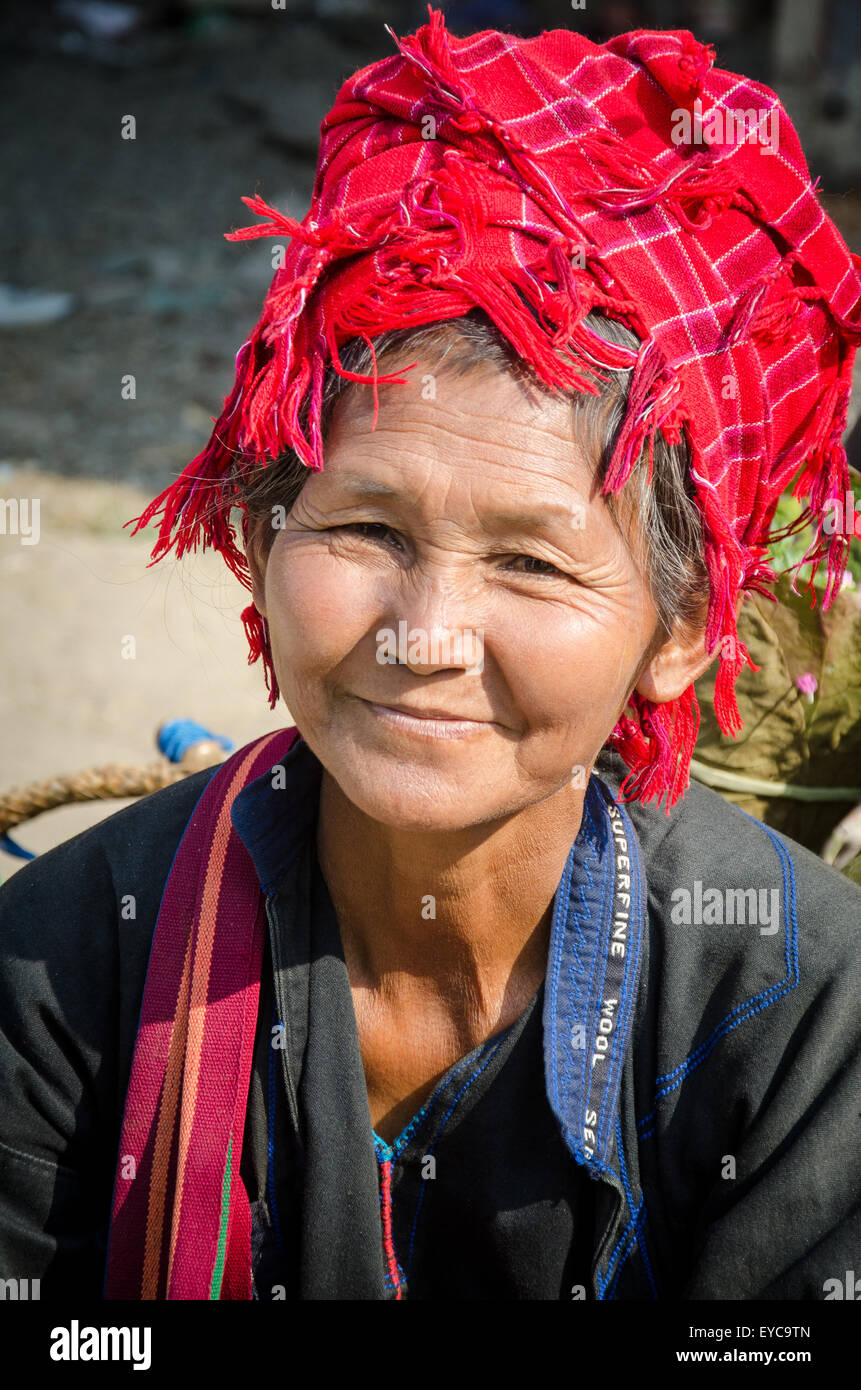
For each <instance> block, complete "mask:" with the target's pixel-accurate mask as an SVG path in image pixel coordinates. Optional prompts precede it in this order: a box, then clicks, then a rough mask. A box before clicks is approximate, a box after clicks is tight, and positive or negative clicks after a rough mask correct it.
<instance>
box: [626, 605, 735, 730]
mask: <svg viewBox="0 0 861 1390" xmlns="http://www.w3.org/2000/svg"><path fill="white" fill-rule="evenodd" d="M743 601H744V594H739V596H738V598H737V600H736V605H735V616H736V622H738V617H739V613H740V612H741V605H742V602H743ZM705 620H706V611H705V608H704V610H703V613H702V621H701V623H696V624H691V625H690V626H687V625H684V624H677V626H676V629H675V630H674V632H673V634H672V636H671V637H666V636H665V640H664V641H663V642H662V643H660V644H659V645H657V646H653V650H652V655H651V657H650V658H649V659H648V660H647V661H646V663H645V665H644V666H643V669H642V671H641V672H640V676H639V679H638V681H637V683H636V685H635V686H634V689H635V690H636V691H637V692H638V694H640V695H642V696H643V698H644V699H646V700H651V701H652V703H653V704H656V705H663V704H666V703H667V701H668V700H677V699H678V697H679V696H680V695H683V694H684V692H685V691H686V690H687V688H688V686H689V685H692V684H693V683H694V681H695V680H698V679H699V677H700V676H701V675H702V674H703V672H704V671H707V670H708V668H709V666H711V664H712V662H713V661H715V660H717V658H718V656H719V655H720V644H719V643H718V645H717V646H716V647H715V649H714V651H713V652H712V653H711V655H709V653H708V652H707V651H706V629H705Z"/></svg>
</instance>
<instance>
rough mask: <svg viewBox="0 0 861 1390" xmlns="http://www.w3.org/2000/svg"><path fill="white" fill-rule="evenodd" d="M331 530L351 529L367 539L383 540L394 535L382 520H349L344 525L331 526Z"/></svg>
mask: <svg viewBox="0 0 861 1390" xmlns="http://www.w3.org/2000/svg"><path fill="white" fill-rule="evenodd" d="M332 530H333V531H353V532H354V533H355V534H356V535H358V536H364V537H365V538H366V539H367V540H369V541H385V539H386V537H387V536H392V537H394V534H395V533H394V531H392V529H391V527H389V526H386V525H384V523H383V522H382V521H351V522H347V523H346V524H345V525H344V526H333V527H332Z"/></svg>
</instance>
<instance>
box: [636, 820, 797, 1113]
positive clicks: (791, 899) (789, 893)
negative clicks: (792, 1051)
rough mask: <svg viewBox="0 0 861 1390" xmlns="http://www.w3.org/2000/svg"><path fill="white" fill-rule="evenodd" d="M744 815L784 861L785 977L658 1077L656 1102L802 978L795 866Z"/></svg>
mask: <svg viewBox="0 0 861 1390" xmlns="http://www.w3.org/2000/svg"><path fill="white" fill-rule="evenodd" d="M741 814H742V815H743V816H747V819H748V820H749V821H752V822H753V824H754V825H757V826H759V828H760V829H761V830H764V831H765V833H766V835H767V836H768V838H769V839H770V840H771V842H772V844H773V845H774V847H775V849H776V851H777V855H778V858H779V859H780V862H781V868H782V874H783V893H784V902H785V903H786V904H787V908H788V912H786V911H785V913H784V915H785V916H786V915H788V917H789V924H790V926H791V932H790V933H785V948H784V958H785V960H786V971H787V973H786V977H785V979H783V980H780V981H779V982H778V983H777V984H774V985H769V987H768V989H765V990H762V991H761V992H760V993H759V994H755V995H754V996H753V997H752V998H750V999H746V1000H744V1001H743V1002H742V1003H741V1004H737V1005H736V1006H735V1008H734V1009H731V1010H730V1012H729V1013H728V1014H727V1015H726V1017H725V1018H723V1019H722V1020H721V1022H720V1023H719V1024H718V1025H717V1027H716V1028H715V1029H714V1031H713V1032H712V1033H711V1035H710V1036H709V1037H708V1038H706V1039H705V1040H704V1041H703V1042H702V1043H700V1045H699V1047H697V1048H695V1049H694V1051H693V1052H691V1053H689V1055H688V1056H687V1057H686V1058H685V1060H684V1061H683V1062H680V1063H679V1065H678V1066H677V1067H676V1068H675V1069H674V1070H673V1071H671V1072H667V1073H665V1075H663V1076H659V1077H656V1079H655V1086H656V1088H658V1089H656V1091H655V1102H656V1103H657V1101H659V1100H661V1099H662V1098H663V1097H664V1096H666V1095H669V1094H670V1092H671V1091H674V1090H676V1089H677V1087H678V1086H680V1085H681V1084H682V1082H683V1081H684V1080H685V1077H686V1076H688V1075H689V1074H690V1073H691V1072H692V1071H693V1070H694V1069H695V1068H696V1067H698V1066H699V1065H700V1064H701V1063H702V1062H704V1061H705V1059H706V1057H708V1056H709V1055H710V1053H711V1052H712V1050H713V1049H714V1048H715V1047H716V1046H717V1044H718V1043H719V1042H720V1041H721V1039H722V1038H724V1037H726V1035H727V1033H731V1032H732V1031H733V1030H734V1029H735V1028H737V1027H738V1026H739V1024H741V1023H744V1022H745V1021H746V1020H747V1019H748V1018H753V1017H754V1015H755V1014H758V1013H761V1012H762V1011H763V1010H764V1009H767V1008H768V1007H769V1005H770V1004H774V1003H775V1002H776V1001H777V1000H778V999H782V998H783V996H784V995H785V994H789V992H790V991H791V990H793V989H795V987H796V986H797V984H798V981H799V978H800V976H799V969H798V920H797V917H796V898H797V893H796V879H795V866H794V864H793V862H792V859H791V857H790V855H789V854H788V853H787V851H786V849H785V848H784V846H783V845H782V844H781V843H780V841H779V840H778V838H777V836H776V835H775V833H774V831H772V830H771V829H770V827H769V826H767V825H763V824H762V822H761V821H758V820H757V819H756V817H755V816H750V815H748V813H747V811H742V812H741ZM754 1006H756V1007H754ZM736 1015H738V1017H736ZM665 1082H672V1083H673V1084H672V1085H664V1084H663V1083H665ZM656 1114H657V1104H656V1105H655V1108H654V1109H653V1110H651V1111H650V1112H649V1114H648V1115H646V1116H645V1117H644V1118H643V1119H642V1120H641V1121H640V1123H639V1125H638V1129H643V1127H644V1126H645V1125H647V1124H648V1123H649V1121H650V1120H653V1119H654V1118H655V1116H656ZM653 1133H654V1126H653V1127H652V1129H651V1130H650V1131H649V1134H648V1135H647V1134H641V1136H640V1137H641V1139H645V1138H648V1137H649V1135H651V1134H653Z"/></svg>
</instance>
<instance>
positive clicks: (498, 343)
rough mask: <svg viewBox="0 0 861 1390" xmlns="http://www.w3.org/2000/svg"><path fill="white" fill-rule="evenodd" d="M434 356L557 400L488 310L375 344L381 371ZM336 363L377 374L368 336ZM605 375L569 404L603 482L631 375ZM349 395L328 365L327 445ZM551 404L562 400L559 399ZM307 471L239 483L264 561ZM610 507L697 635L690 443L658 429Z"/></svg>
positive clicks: (612, 336) (655, 590)
mask: <svg viewBox="0 0 861 1390" xmlns="http://www.w3.org/2000/svg"><path fill="white" fill-rule="evenodd" d="M584 322H585V323H586V324H587V325H588V326H589V327H590V328H591V329H592V330H593V332H595V333H597V334H598V336H599V337H601V338H603V339H604V340H605V341H607V342H611V343H616V344H619V345H621V346H623V347H630V348H633V349H634V350H636V349H637V347H638V346H639V343H640V340H639V338H638V337H637V336H636V334H635V333H633V332H632V331H631V329H629V328H627V327H626V326H625V325H624V324H621V323H619V322H617V321H616V320H614V319H609V318H606V317H605V316H604V315H602V314H598V313H594V312H593V313H591V314H588V315H587V316H586V319H585V320H584ZM435 349H439V350H440V351H441V356H440V359H439V363H438V368H437V370H438V371H439V370H443V371H446V372H452V373H453V374H454V375H456V376H465V375H467V374H468V373H469V372H473V371H476V370H478V369H480V368H495V369H497V370H499V371H504V372H508V373H509V375H511V376H512V377H513V378H514V379H516V380H518V381H519V382H520V383H521V384H522V385H523V386H524V387H526V388H528V389H537V390H538V391H539V392H543V393H545V394H547V395H551V394H553V393H551V391H550V388H548V387H547V386H546V385H545V384H544V383H543V382H542V381H541V380H540V378H539V377H538V376H537V375H536V374H535V372H534V371H533V370H532V368H531V367H530V366H529V364H528V363H526V362H524V361H523V359H522V358H520V357H519V356H518V354H517V352H516V351H515V349H514V348H513V347H512V345H511V344H510V343H509V341H508V339H507V338H506V337H505V335H504V334H503V333H502V332H501V330H500V329H499V328H497V326H496V324H495V323H494V322H493V320H492V319H491V318H490V317H489V316H488V315H487V314H486V313H485V312H484V311H483V310H482V309H473V310H471V311H470V312H469V313H467V314H465V315H463V316H461V317H460V318H455V319H447V320H444V321H442V322H435V323H428V324H421V325H419V327H417V328H408V329H392V330H390V331H389V332H387V333H382V334H380V335H379V336H378V337H377V338H375V339H374V350H375V352H376V356H377V363H378V366H379V365H380V363H381V362H382V359H383V358H390V357H392V356H393V355H394V354H395V353H397V354H398V355H399V356H403V357H406V356H407V355H410V356H412V355H415V353H416V352H428V351H433V350H435ZM340 357H341V365H342V366H343V367H345V368H346V369H347V370H348V371H352V372H357V373H361V374H364V373H367V372H370V371H371V370H372V359H371V352H370V349H369V347H368V345H367V343H366V342H365V340H364V339H362V338H354V339H351V340H350V342H348V343H346V344H345V345H344V346H343V347H342V349H341V351H340ZM603 376H604V377H605V380H603V381H596V385H597V386H598V394H597V395H593V394H591V393H590V392H585V391H584V392H577V393H576V394H575V395H574V396H572V398H571V399H572V405H573V408H574V410H575V411H576V413H577V417H578V420H579V422H580V425H581V429H582V430H583V432H584V434H585V442H586V446H587V449H589V450H590V452H591V454H592V456H593V457H594V459H595V461H596V463H595V467H596V480H597V481H598V482H599V483H600V482H601V481H603V478H604V475H605V472H606V469H607V465H608V463H609V461H610V458H611V457H612V453H613V446H614V444H615V440H616V436H617V433H618V430H619V426H620V424H621V421H622V416H623V412H624V407H625V402H626V399H627V393H628V378H629V376H630V370H629V369H617V370H614V371H609V372H608V371H606V370H605V371H604V372H603ZM353 387H354V383H353V382H351V381H346V380H345V379H344V378H343V377H341V376H339V375H338V373H337V372H336V371H335V370H334V368H333V367H332V366H331V365H330V366H329V367H328V368H327V370H326V376H325V379H324V387H323V399H322V407H321V433H322V436H323V439H324V440H325V438H326V434H327V430H328V427H329V425H330V422H331V418H332V412H333V410H334V407H335V405H336V403H337V401H338V400H339V399H340V398H341V396H342V395H343V394H344V392H345V391H348V390H350V389H351V388H353ZM554 398H555V399H557V400H558V393H556V394H555V396H554ZM306 408H307V403H306ZM304 423H305V421H303V424H304ZM308 471H309V470H308V469H307V467H306V466H305V464H303V463H302V462H301V460H300V459H299V458H298V457H297V455H296V454H294V453H293V452H288V453H285V454H283V455H282V456H281V457H280V458H278V459H276V460H274V461H272V462H270V463H267V464H265V465H260V466H258V467H257V468H256V469H254V470H253V471H252V473H251V474H250V475H248V476H247V477H246V478H245V479H244V480H242V479H241V478H240V477H239V476H237V491H238V494H239V496H240V498H241V505H243V506H244V508H245V510H246V512H247V516H248V536H249V541H250V543H251V544H254V545H255V546H256V547H258V548H259V550H260V551H261V552H262V555H263V557H264V558H267V557H268V554H269V549H270V547H271V545H272V541H273V539H274V535H275V532H274V529H273V526H272V518H273V516H274V515H275V512H274V510H273V509H274V508H275V507H283V508H284V510H285V512H289V511H290V508H291V507H292V506H293V504H294V502H295V501H296V498H297V497H298V496H299V493H300V492H301V491H302V487H303V486H304V484H305V482H306V480H307V477H308ZM605 500H606V502H607V506H608V510H609V511H610V513H611V515H612V516H613V519H614V521H615V522H616V524H617V525H619V526H620V529H622V530H623V532H624V534H625V535H626V538H627V540H628V543H629V544H630V545H633V546H635V547H636V552H637V559H638V563H639V564H640V566H641V569H642V571H643V574H644V575H645V578H646V580H647V583H648V585H649V589H650V592H651V594H652V599H653V602H654V604H655V608H656V610H657V613H658V617H659V619H660V622H661V624H662V626H663V628H664V629H665V631H666V632H667V633H670V632H672V630H673V626H674V624H681V625H682V626H683V627H696V626H698V625H699V624H700V623H702V622H703V621H704V609H705V604H706V601H707V597H708V574H707V571H706V568H705V562H704V557H703V527H702V517H701V514H700V511H699V508H698V506H697V504H696V501H695V500H694V491H693V484H692V482H691V478H690V455H689V451H688V446H687V444H686V442H685V441H684V440H682V442H681V443H679V444H674V445H669V444H667V443H666V441H665V440H664V438H663V436H662V435H661V432H660V430H659V431H657V433H656V436H655V441H654V467H653V474H652V479H651V482H650V481H649V479H648V471H647V469H646V468H645V467H644V466H643V463H642V460H641V462H640V464H639V465H638V466H637V467H636V468H635V469H634V471H633V473H632V475H631V477H630V479H629V481H628V482H627V483H626V485H625V486H624V487H623V489H622V491H621V492H620V493H619V494H618V496H614V494H612V493H608V494H607V495H606V499H605ZM620 522H621V523H622V524H621V525H620Z"/></svg>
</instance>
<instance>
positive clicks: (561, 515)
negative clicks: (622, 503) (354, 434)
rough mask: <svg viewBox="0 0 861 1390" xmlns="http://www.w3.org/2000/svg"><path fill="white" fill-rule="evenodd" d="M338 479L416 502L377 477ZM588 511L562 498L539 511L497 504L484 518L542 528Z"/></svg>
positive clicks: (363, 490)
mask: <svg viewBox="0 0 861 1390" xmlns="http://www.w3.org/2000/svg"><path fill="white" fill-rule="evenodd" d="M337 481H338V483H339V484H341V483H343V484H344V486H345V487H346V488H347V489H348V490H349V491H350V492H353V493H355V494H356V496H357V497H383V498H391V499H392V500H394V501H396V502H404V503H406V504H407V505H408V506H415V499H414V498H412V497H408V496H407V495H406V494H405V493H403V492H399V491H398V489H397V488H394V487H391V486H390V485H389V484H388V483H384V482H380V481H378V480H377V479H376V478H363V477H358V476H356V475H355V474H351V473H341V474H339V475H338V479H337ZM585 511H586V508H585V507H584V505H583V504H582V503H581V502H574V503H571V504H570V505H568V506H566V505H565V504H564V503H562V502H556V503H548V504H547V505H546V506H544V507H542V508H541V509H540V510H539V511H535V510H534V509H533V510H524V509H523V508H521V507H510V508H505V507H494V508H493V509H492V510H490V511H482V512H481V520H482V522H484V523H485V524H486V525H489V526H491V527H493V528H494V529H497V530H505V529H506V528H507V529H509V530H510V529H511V528H512V527H521V528H527V527H528V528H530V529H532V530H542V529H545V528H546V527H548V526H549V525H552V524H554V523H561V524H562V525H564V526H571V527H574V526H577V527H582V519H583V517H584V515H585Z"/></svg>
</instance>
